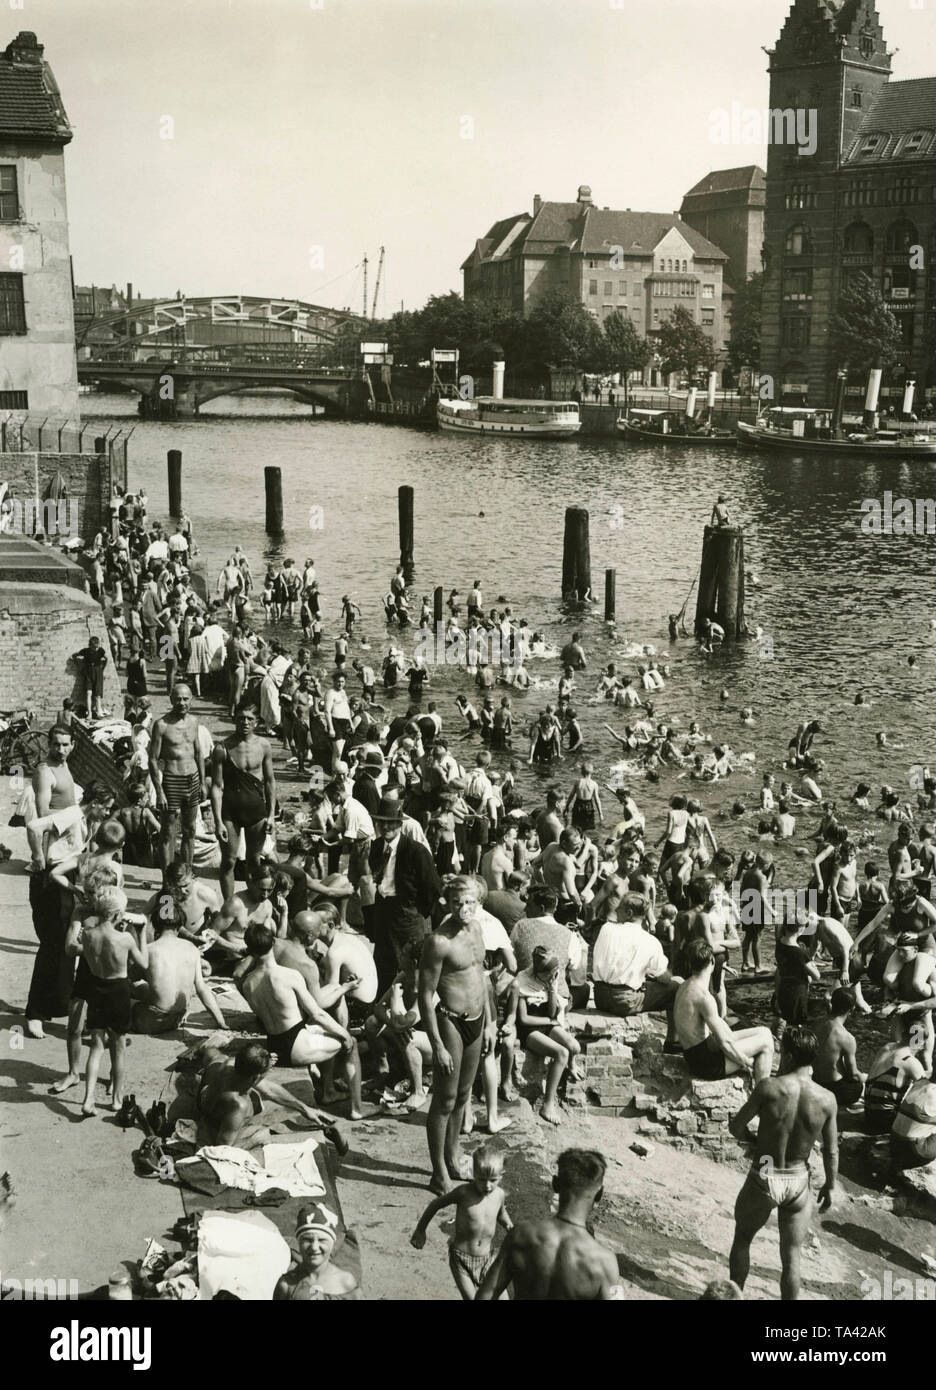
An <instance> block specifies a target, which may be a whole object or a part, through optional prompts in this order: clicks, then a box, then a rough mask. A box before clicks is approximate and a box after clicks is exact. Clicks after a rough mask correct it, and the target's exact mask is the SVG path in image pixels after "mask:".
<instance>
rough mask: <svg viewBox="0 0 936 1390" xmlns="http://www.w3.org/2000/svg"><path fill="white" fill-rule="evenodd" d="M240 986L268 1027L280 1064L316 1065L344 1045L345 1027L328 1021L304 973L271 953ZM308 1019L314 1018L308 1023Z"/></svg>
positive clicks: (270, 1042) (260, 1018)
mask: <svg viewBox="0 0 936 1390" xmlns="http://www.w3.org/2000/svg"><path fill="white" fill-rule="evenodd" d="M239 987H240V991H241V994H243V996H244V998H245V999H246V1000H247V1003H248V1004H249V1005H250V1007H251V1008H252V1009H253V1011H254V1013H255V1014H256V1015H257V1017H258V1018H259V1020H260V1022H261V1023H262V1024H263V1027H264V1028H265V1029H266V1033H267V1047H268V1048H269V1049H270V1051H271V1052H272V1053H273V1056H274V1057H275V1058H276V1060H277V1062H279V1064H280V1066H292V1067H301V1066H315V1065H316V1064H317V1063H319V1062H327V1061H328V1060H330V1058H332V1057H334V1056H335V1055H336V1054H337V1053H338V1052H339V1050H340V1049H341V1045H342V1037H343V1036H346V1035H345V1033H344V1029H342V1028H340V1027H339V1025H337V1024H335V1025H334V1026H333V1027H329V1026H327V1024H325V1022H324V1020H325V1019H327V1015H325V1014H324V1012H323V1010H321V1009H320V1008H319V1006H318V1005H317V1004H316V1002H315V1000H314V999H313V998H312V996H311V994H310V993H309V991H308V989H307V988H306V985H305V981H304V980H303V978H302V976H301V975H300V974H299V973H298V971H296V970H290V969H288V968H286V967H284V966H281V965H278V964H277V963H276V961H275V960H274V959H273V956H272V955H267V956H265V957H264V958H263V959H262V960H260V961H259V962H258V964H257V967H256V969H255V970H253V971H251V972H250V973H249V974H248V975H246V976H244V977H243V979H242V980H241V981H240V986H239ZM306 1019H309V1020H313V1021H312V1022H310V1023H306V1021H305V1020H306ZM330 1023H331V1020H330V1019H328V1024H330Z"/></svg>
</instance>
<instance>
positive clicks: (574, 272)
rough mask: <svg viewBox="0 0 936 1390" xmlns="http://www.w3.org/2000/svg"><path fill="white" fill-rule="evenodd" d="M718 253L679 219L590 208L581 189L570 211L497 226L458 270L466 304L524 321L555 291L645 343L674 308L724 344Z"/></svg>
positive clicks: (553, 208) (557, 207)
mask: <svg viewBox="0 0 936 1390" xmlns="http://www.w3.org/2000/svg"><path fill="white" fill-rule="evenodd" d="M726 260H727V256H726V255H725V252H724V251H723V250H721V249H720V248H719V247H718V246H716V245H714V244H713V243H712V242H711V241H709V240H708V238H707V237H705V236H703V235H702V234H701V233H700V232H698V231H697V230H696V228H695V227H693V226H691V225H690V224H689V223H688V222H686V221H684V220H683V219H682V218H681V217H680V215H679V213H678V212H677V213H660V212H632V211H631V210H630V209H629V208H628V209H627V210H625V211H623V212H619V211H614V210H612V209H611V208H599V207H596V206H595V204H594V202H593V201H592V196H591V189H590V188H588V186H587V185H585V184H583V185H582V186H581V187H580V188H579V191H578V197H577V198H576V201H575V202H574V203H551V202H544V201H543V200H542V199H541V198H540V197H539V196H538V195H537V196H536V197H535V198H534V199H533V212H532V215H531V214H530V213H526V212H522V213H518V214H516V215H515V216H514V217H508V218H505V219H503V220H502V221H500V222H495V224H494V226H493V227H491V229H490V230H489V231H488V233H487V235H486V236H484V237H481V238H480V239H479V240H478V241H476V242H475V245H474V249H473V250H472V252H471V254H470V255H469V256H468V257H467V259H466V260H465V261H464V262H463V264H462V267H461V269H462V274H463V276H464V296H465V300H466V301H467V302H470V301H471V300H473V299H474V300H476V299H485V300H487V301H489V302H493V303H495V304H498V305H499V306H500V307H502V308H503V309H505V310H512V311H513V312H515V313H519V314H523V315H524V317H526V316H527V315H528V314H529V313H530V311H531V310H532V309H533V308H535V307H536V304H537V302H538V301H539V299H540V298H541V297H542V296H543V295H544V294H545V293H546V292H547V291H548V290H553V289H559V290H563V291H565V292H566V293H568V294H570V295H571V296H572V297H573V298H575V299H577V300H578V301H579V302H580V303H581V304H582V305H584V307H585V308H586V309H588V310H589V312H590V313H592V314H594V316H595V318H596V319H598V320H599V322H600V321H601V320H603V319H605V318H607V316H608V314H610V313H612V312H613V311H614V310H618V311H619V312H620V313H621V314H622V315H623V316H624V317H626V318H630V319H631V320H632V322H633V323H634V325H635V327H636V328H637V329H638V331H639V332H640V334H641V336H643V337H649V338H650V339H651V341H652V338H653V335H654V332H655V331H657V330H659V328H660V327H661V326H662V324H663V323H665V322H666V320H667V319H668V318H669V317H670V315H671V314H672V312H673V310H674V308H675V307H676V306H677V305H682V306H683V308H685V309H687V310H688V311H689V312H690V313H691V315H692V317H693V319H694V320H695V322H696V323H697V324H699V325H700V327H701V328H702V329H703V331H704V332H705V333H706V334H707V335H708V336H709V337H711V339H712V341H713V343H714V344H715V348H716V351H717V352H719V353H721V352H722V351H723V349H724V347H725V346H726V344H727V338H728V317H727V314H726V310H725V303H724V300H723V279H724V277H723V271H724V265H725V262H726Z"/></svg>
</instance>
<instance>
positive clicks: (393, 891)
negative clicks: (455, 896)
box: [370, 796, 442, 993]
mask: <svg viewBox="0 0 936 1390" xmlns="http://www.w3.org/2000/svg"><path fill="white" fill-rule="evenodd" d="M373 820H374V825H375V827H376V830H377V838H376V840H375V841H374V844H373V845H372V847H371V852H370V868H371V874H372V875H373V879H374V889H375V893H376V896H375V900H374V915H373V924H374V962H375V964H376V966H377V975H378V980H379V986H380V990H381V993H382V992H383V991H384V990H386V989H389V987H390V985H391V984H392V983H393V977H394V975H395V974H396V973H397V971H398V970H399V968H400V963H401V959H402V952H403V948H404V947H405V946H407V945H408V944H409V943H410V942H411V941H422V939H423V937H425V936H426V935H427V934H428V932H429V916H430V914H431V912H432V910H433V908H434V907H435V905H436V903H437V901H438V898H439V894H440V893H441V891H442V884H441V882H440V880H439V875H438V874H437V873H436V870H435V865H434V864H433V862H432V855H431V854H430V853H429V851H428V849H426V847H425V845H421V844H420V843H419V841H418V840H414V839H411V838H410V837H409V836H407V835H404V834H403V833H402V828H403V808H402V805H401V803H400V799H399V797H396V796H384V797H382V798H381V801H380V807H379V809H378V810H377V812H376V813H375V814H374V816H373Z"/></svg>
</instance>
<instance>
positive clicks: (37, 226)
mask: <svg viewBox="0 0 936 1390" xmlns="http://www.w3.org/2000/svg"><path fill="white" fill-rule="evenodd" d="M42 53H43V49H42V45H41V44H40V43H37V41H36V36H35V34H30V33H25V32H24V33H21V34H17V36H16V38H15V39H13V40H12V42H11V43H9V44H8V45H7V47H6V49H5V50H4V52H3V53H2V54H0V266H2V270H0V410H16V411H28V412H29V413H30V414H31V415H38V416H39V417H40V418H42V417H44V418H46V419H48V420H50V421H51V420H56V421H62V422H64V421H65V420H71V421H75V420H76V419H77V417H78V375H77V368H76V364H75V325H74V319H73V315H72V279H71V260H70V256H69V250H68V213H67V209H66V203H65V146H66V145H67V144H68V142H69V140H71V138H72V132H71V127H70V126H69V124H68V117H67V116H66V114H65V108H64V106H63V105H62V99H61V97H60V95H59V91H58V88H57V87H56V85H55V79H54V77H53V76H52V71H51V69H50V67H49V65H48V63H47V62H46V61H45V59H44V58H43V56H42Z"/></svg>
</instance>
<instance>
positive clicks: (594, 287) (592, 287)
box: [588, 280, 598, 294]
mask: <svg viewBox="0 0 936 1390" xmlns="http://www.w3.org/2000/svg"><path fill="white" fill-rule="evenodd" d="M588 293H589V294H597V293H598V281H597V280H589V282H588Z"/></svg>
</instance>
